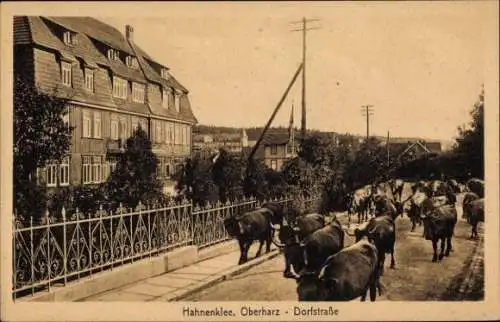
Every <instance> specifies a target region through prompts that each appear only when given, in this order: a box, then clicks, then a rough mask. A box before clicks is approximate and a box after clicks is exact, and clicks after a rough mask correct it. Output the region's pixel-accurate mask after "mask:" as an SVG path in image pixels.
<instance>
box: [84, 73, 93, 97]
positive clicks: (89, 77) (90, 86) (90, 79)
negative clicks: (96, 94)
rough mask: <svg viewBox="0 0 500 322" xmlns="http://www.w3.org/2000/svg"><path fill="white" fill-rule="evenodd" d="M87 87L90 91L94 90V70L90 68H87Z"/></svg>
mask: <svg viewBox="0 0 500 322" xmlns="http://www.w3.org/2000/svg"><path fill="white" fill-rule="evenodd" d="M85 89H86V90H87V91H89V92H93V91H94V71H93V70H92V69H90V68H85Z"/></svg>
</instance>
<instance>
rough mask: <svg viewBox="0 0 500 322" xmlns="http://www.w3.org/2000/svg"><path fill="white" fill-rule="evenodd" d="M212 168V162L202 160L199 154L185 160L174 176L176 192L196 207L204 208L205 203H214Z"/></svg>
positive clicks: (206, 159)
mask: <svg viewBox="0 0 500 322" xmlns="http://www.w3.org/2000/svg"><path fill="white" fill-rule="evenodd" d="M212 167H213V162H212V160H211V159H210V158H202V157H201V156H200V155H199V154H196V155H194V156H193V157H192V158H188V159H186V161H185V162H184V164H183V165H182V167H181V170H180V171H179V172H178V173H177V174H176V175H175V176H176V179H177V184H176V187H175V188H176V190H177V191H178V192H179V193H180V194H183V195H185V196H186V197H187V198H188V199H190V200H192V201H193V203H194V204H197V205H201V206H204V205H205V204H206V203H207V201H212V202H213V201H216V200H217V199H218V196H217V186H216V185H215V183H214V182H213V176H212Z"/></svg>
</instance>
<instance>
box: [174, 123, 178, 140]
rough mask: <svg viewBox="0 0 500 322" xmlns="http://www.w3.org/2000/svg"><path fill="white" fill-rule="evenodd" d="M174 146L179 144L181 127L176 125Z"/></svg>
mask: <svg viewBox="0 0 500 322" xmlns="http://www.w3.org/2000/svg"><path fill="white" fill-rule="evenodd" d="M174 144H179V125H177V124H174Z"/></svg>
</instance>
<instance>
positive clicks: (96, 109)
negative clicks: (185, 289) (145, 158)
mask: <svg viewBox="0 0 500 322" xmlns="http://www.w3.org/2000/svg"><path fill="white" fill-rule="evenodd" d="M125 29H126V30H124V31H125V35H124V34H122V33H121V32H120V31H118V30H117V29H115V28H113V27H111V26H109V25H107V24H105V23H103V22H101V21H99V20H96V19H93V18H90V17H39V16H29V17H27V16H18V17H15V18H14V75H15V76H20V77H22V78H23V79H24V80H25V81H27V82H31V83H33V84H35V85H36V86H37V87H38V88H39V89H40V90H41V91H44V92H48V93H54V94H55V95H57V96H60V97H64V98H68V99H69V105H68V109H69V116H68V118H67V121H68V122H69V124H70V125H71V126H74V127H75V129H74V131H73V136H72V144H71V149H70V153H69V155H68V156H67V157H66V158H65V159H64V161H63V162H62V163H61V164H58V165H57V164H49V165H48V166H47V167H46V168H45V169H43V170H42V171H41V172H40V176H39V177H40V178H41V181H42V182H44V183H45V184H46V185H47V186H49V187H59V186H68V185H75V186H76V185H92V184H98V183H102V182H104V181H105V180H106V179H107V177H108V176H109V174H110V172H111V171H112V170H113V169H114V166H115V165H116V156H117V155H118V154H120V153H122V152H123V148H124V143H125V140H126V139H127V138H128V137H130V136H131V134H132V133H133V131H134V130H135V129H136V128H137V127H138V126H139V125H140V126H141V127H142V128H143V129H145V130H146V132H147V133H148V135H149V138H150V140H151V142H152V145H153V152H154V153H155V154H156V155H157V156H158V158H159V161H160V163H159V166H158V176H159V178H161V179H163V180H164V181H165V182H166V183H167V184H168V182H169V179H170V177H171V175H172V174H173V173H174V171H175V169H176V167H178V166H179V164H181V163H182V162H183V160H184V159H185V158H186V157H187V156H189V155H190V154H191V132H192V131H191V130H192V127H193V125H194V124H196V123H197V120H196V117H195V116H194V115H193V112H192V110H191V106H190V102H189V98H188V90H187V89H186V88H185V87H184V86H182V85H181V84H180V83H179V82H178V81H177V80H176V79H175V78H174V76H173V75H172V74H171V72H170V69H169V67H167V66H166V65H164V64H162V63H161V62H159V61H157V60H155V59H153V58H152V57H150V56H149V55H148V54H147V53H146V52H144V51H143V50H142V49H141V48H140V47H139V46H137V45H136V43H135V41H134V30H133V28H132V27H131V26H128V25H127V26H126V28H125Z"/></svg>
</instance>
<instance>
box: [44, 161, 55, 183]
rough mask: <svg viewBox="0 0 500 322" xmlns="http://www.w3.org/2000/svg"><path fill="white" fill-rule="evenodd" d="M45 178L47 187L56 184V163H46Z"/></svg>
mask: <svg viewBox="0 0 500 322" xmlns="http://www.w3.org/2000/svg"><path fill="white" fill-rule="evenodd" d="M45 173H46V180H47V186H48V187H55V186H56V185H57V164H55V163H52V164H48V165H47V166H46V167H45Z"/></svg>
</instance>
